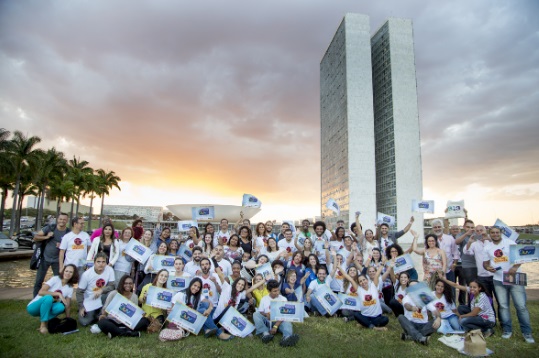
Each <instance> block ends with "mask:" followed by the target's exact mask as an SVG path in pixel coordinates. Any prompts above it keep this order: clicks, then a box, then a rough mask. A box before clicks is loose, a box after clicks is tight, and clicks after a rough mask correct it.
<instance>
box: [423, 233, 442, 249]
mask: <svg viewBox="0 0 539 358" xmlns="http://www.w3.org/2000/svg"><path fill="white" fill-rule="evenodd" d="M430 237H432V238H434V242H435V243H436V247H437V248H440V245H439V244H438V237H437V236H436V235H434V234H427V235H425V250H426V249H428V248H429V245H428V241H429V238H430Z"/></svg>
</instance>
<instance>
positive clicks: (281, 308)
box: [270, 301, 305, 322]
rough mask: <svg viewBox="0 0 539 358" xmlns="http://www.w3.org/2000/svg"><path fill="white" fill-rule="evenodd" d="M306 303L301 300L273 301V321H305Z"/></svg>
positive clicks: (271, 304)
mask: <svg viewBox="0 0 539 358" xmlns="http://www.w3.org/2000/svg"><path fill="white" fill-rule="evenodd" d="M304 312H305V309H304V305H303V303H301V302H290V301H271V303H270V317H271V321H272V322H274V321H285V322H303V319H304Z"/></svg>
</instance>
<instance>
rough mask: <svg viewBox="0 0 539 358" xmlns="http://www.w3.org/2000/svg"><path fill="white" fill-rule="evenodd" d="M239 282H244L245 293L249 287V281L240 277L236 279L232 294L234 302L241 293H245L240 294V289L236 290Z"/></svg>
mask: <svg viewBox="0 0 539 358" xmlns="http://www.w3.org/2000/svg"><path fill="white" fill-rule="evenodd" d="M239 281H243V283H244V285H243V291H245V288H246V287H247V280H246V279H244V278H243V277H238V278H237V279H235V280H234V282H233V283H232V292H231V294H230V298H231V299H232V300H236V296H237V295H238V294H240V293H241V292H243V291H239V292H238V289H237V288H236V285H237V284H238V282H239Z"/></svg>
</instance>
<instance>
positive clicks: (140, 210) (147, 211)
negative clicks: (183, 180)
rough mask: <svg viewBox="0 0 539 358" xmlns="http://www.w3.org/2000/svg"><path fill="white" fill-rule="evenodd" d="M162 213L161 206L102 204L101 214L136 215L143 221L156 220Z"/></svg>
mask: <svg viewBox="0 0 539 358" xmlns="http://www.w3.org/2000/svg"><path fill="white" fill-rule="evenodd" d="M162 213H163V207H161V206H138V205H104V206H103V215H108V216H134V215H136V216H138V217H142V218H143V220H144V221H157V220H158V219H159V216H160V215H161V214H162Z"/></svg>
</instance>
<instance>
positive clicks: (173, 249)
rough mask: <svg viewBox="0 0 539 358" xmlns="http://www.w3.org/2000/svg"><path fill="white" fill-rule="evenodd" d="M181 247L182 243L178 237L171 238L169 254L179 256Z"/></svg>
mask: <svg viewBox="0 0 539 358" xmlns="http://www.w3.org/2000/svg"><path fill="white" fill-rule="evenodd" d="M179 248H180V243H179V242H178V240H176V239H172V240H170V242H169V243H168V248H167V255H168V256H178V249H179Z"/></svg>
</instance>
